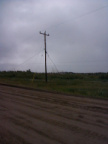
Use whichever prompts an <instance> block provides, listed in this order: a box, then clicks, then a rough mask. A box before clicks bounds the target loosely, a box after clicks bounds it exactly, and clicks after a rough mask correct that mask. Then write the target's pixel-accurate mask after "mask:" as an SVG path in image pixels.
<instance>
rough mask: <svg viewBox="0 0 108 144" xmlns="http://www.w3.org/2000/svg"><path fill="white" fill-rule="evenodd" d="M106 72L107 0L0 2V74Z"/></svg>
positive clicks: (107, 57)
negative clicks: (19, 72) (29, 71)
mask: <svg viewBox="0 0 108 144" xmlns="http://www.w3.org/2000/svg"><path fill="white" fill-rule="evenodd" d="M39 31H41V32H45V31H46V33H47V34H50V36H47V62H48V63H47V66H48V72H50V71H51V72H57V71H59V72H61V71H62V72H65V71H68V72H108V0H0V71H1V70H27V69H31V71H35V72H43V71H44V36H43V35H41V34H39Z"/></svg>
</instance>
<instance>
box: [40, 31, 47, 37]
mask: <svg viewBox="0 0 108 144" xmlns="http://www.w3.org/2000/svg"><path fill="white" fill-rule="evenodd" d="M40 34H43V35H46V36H49V34H46V31H45V32H44V33H42V32H41V31H40Z"/></svg>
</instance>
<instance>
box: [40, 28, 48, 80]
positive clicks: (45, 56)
mask: <svg viewBox="0 0 108 144" xmlns="http://www.w3.org/2000/svg"><path fill="white" fill-rule="evenodd" d="M40 34H43V35H44V44H45V81H46V82H47V81H48V79H47V57H46V54H47V51H46V36H49V34H46V31H45V32H44V33H41V32H40Z"/></svg>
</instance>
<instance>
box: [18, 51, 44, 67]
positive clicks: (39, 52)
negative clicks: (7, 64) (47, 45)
mask: <svg viewBox="0 0 108 144" xmlns="http://www.w3.org/2000/svg"><path fill="white" fill-rule="evenodd" d="M42 51H43V50H41V51H40V52H39V53H37V54H34V55H32V56H31V57H29V58H28V59H26V60H25V61H24V62H22V63H21V64H19V65H17V67H19V66H21V65H23V64H25V63H26V62H28V61H29V60H31V59H32V58H34V57H35V56H36V55H39V54H40V53H41V52H42Z"/></svg>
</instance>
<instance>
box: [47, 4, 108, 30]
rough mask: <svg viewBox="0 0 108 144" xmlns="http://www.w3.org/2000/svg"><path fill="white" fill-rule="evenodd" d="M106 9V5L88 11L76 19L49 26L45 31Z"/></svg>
mask: <svg viewBox="0 0 108 144" xmlns="http://www.w3.org/2000/svg"><path fill="white" fill-rule="evenodd" d="M107 7H108V5H105V6H102V7H100V8H97V9H95V10H92V11H89V12H87V13H84V14H82V15H79V16H77V17H74V18H71V19H68V20H65V21H63V22H61V23H58V24H57V25H54V26H51V27H47V28H46V29H48V28H53V27H57V26H59V25H62V24H64V23H66V22H67V21H71V20H73V21H74V20H77V19H79V18H82V17H84V16H87V15H90V14H92V13H95V12H97V11H99V10H102V9H104V8H107Z"/></svg>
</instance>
